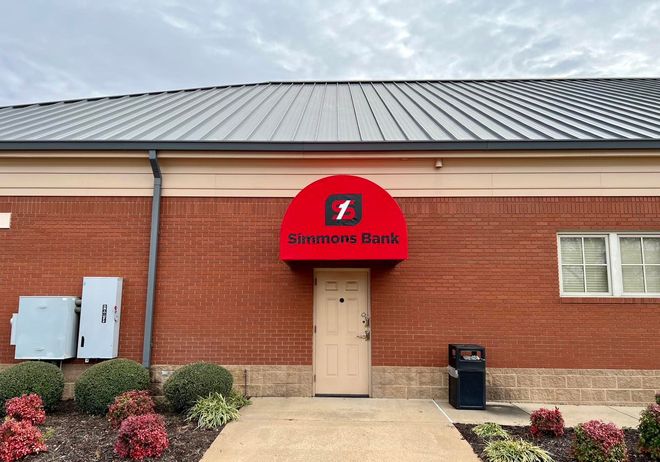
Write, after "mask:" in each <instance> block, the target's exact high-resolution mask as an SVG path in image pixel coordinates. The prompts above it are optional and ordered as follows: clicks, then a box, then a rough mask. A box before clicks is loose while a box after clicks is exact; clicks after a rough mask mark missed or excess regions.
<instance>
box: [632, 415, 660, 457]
mask: <svg viewBox="0 0 660 462" xmlns="http://www.w3.org/2000/svg"><path fill="white" fill-rule="evenodd" d="M637 430H639V449H640V450H641V451H642V452H643V453H646V454H649V455H650V456H651V457H652V458H653V459H655V460H660V404H651V405H649V406H648V407H647V408H646V409H644V410H643V411H642V415H641V417H640V419H639V426H638V427H637Z"/></svg>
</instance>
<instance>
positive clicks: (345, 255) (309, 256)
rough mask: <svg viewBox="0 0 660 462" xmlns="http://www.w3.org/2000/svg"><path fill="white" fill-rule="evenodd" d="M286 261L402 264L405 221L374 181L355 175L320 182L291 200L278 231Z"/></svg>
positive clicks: (406, 232)
mask: <svg viewBox="0 0 660 462" xmlns="http://www.w3.org/2000/svg"><path fill="white" fill-rule="evenodd" d="M280 258H281V259H282V260H284V261H305V260H306V261H339V260H346V261H357V260H388V261H401V260H405V259H407V258H408V229H407V227H406V219H405V218H404V216H403V213H402V212H401V209H400V208H399V205H398V204H397V203H396V201H395V200H394V199H392V196H390V195H389V194H388V192H387V191H385V190H384V189H383V188H381V187H380V186H378V185H377V184H376V183H373V182H372V181H369V180H367V179H365V178H360V177H357V176H351V175H336V176H330V177H326V178H322V179H320V180H318V181H315V182H314V183H312V184H310V185H308V186H307V187H305V188H304V189H303V190H302V191H300V193H298V195H297V196H296V197H295V198H294V199H293V202H291V204H290V205H289V208H288V209H287V211H286V214H285V215H284V220H283V221H282V228H281V231H280Z"/></svg>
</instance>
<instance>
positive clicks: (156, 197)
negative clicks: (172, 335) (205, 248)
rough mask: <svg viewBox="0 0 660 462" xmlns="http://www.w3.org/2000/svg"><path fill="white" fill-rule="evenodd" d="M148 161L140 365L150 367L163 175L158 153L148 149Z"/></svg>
mask: <svg viewBox="0 0 660 462" xmlns="http://www.w3.org/2000/svg"><path fill="white" fill-rule="evenodd" d="M149 163H150V164H151V171H152V173H153V175H154V191H153V195H152V200H151V240H150V243H149V273H148V275H147V305H146V308H145V311H144V344H143V347H142V365H143V366H144V367H146V368H150V367H151V339H152V332H153V325H154V298H155V295H156V262H157V260H158V233H159V228H160V196H161V189H162V183H163V177H162V174H161V172H160V164H159V163H158V153H157V151H156V150H155V149H151V150H149Z"/></svg>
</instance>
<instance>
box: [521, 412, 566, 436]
mask: <svg viewBox="0 0 660 462" xmlns="http://www.w3.org/2000/svg"><path fill="white" fill-rule="evenodd" d="M529 420H530V421H531V426H530V427H529V431H530V433H531V434H532V436H535V437H536V436H538V435H539V434H541V433H552V434H553V435H555V436H562V435H563V434H564V418H563V417H562V415H561V412H559V409H558V408H557V407H555V408H554V409H546V408H543V407H542V408H541V409H537V410H536V411H534V412H532V414H531V415H530V416H529Z"/></svg>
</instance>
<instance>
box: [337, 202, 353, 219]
mask: <svg viewBox="0 0 660 462" xmlns="http://www.w3.org/2000/svg"><path fill="white" fill-rule="evenodd" d="M349 205H351V200H350V199H347V200H345V201H344V202H342V203H341V204H339V213H338V214H337V221H339V220H341V219H342V218H344V215H345V214H346V210H348V206H349Z"/></svg>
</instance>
